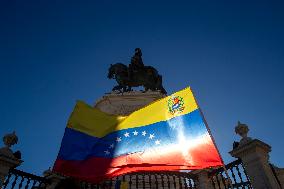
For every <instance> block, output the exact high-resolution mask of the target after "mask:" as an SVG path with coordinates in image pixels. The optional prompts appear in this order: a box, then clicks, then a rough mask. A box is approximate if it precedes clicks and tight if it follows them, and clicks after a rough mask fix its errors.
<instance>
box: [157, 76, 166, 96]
mask: <svg viewBox="0 0 284 189" xmlns="http://www.w3.org/2000/svg"><path fill="white" fill-rule="evenodd" d="M162 83H163V78H162V76H161V75H158V82H157V89H158V90H160V91H161V93H163V94H167V91H166V90H165V89H164V87H163V85H162Z"/></svg>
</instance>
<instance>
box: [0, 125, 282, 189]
mask: <svg viewBox="0 0 284 189" xmlns="http://www.w3.org/2000/svg"><path fill="white" fill-rule="evenodd" d="M248 131H249V128H248V126H247V125H245V124H242V123H240V122H238V125H237V126H236V128H235V132H236V133H237V134H239V135H240V136H241V137H242V138H241V140H240V142H234V145H233V146H234V147H233V150H232V151H230V152H229V154H230V155H231V156H233V157H235V158H237V160H236V161H234V162H232V163H229V164H228V165H226V166H225V167H226V168H227V170H228V172H227V173H228V174H225V173H226V172H225V171H224V170H223V169H222V168H219V169H206V170H196V171H192V172H191V173H190V174H188V176H186V174H187V173H182V176H181V175H176V174H174V175H172V176H171V175H169V174H161V175H163V176H159V175H155V174H153V175H151V174H150V176H149V174H148V175H147V174H140V176H139V174H136V175H138V176H137V178H140V177H141V178H142V180H143V178H145V179H146V180H145V181H147V179H148V181H147V183H148V184H149V185H151V186H152V185H153V187H154V188H180V187H179V186H185V187H182V188H197V189H223V188H230V189H231V188H239V187H240V188H254V189H283V186H284V169H283V168H278V167H276V166H275V165H272V164H270V163H269V152H270V151H271V147H270V146H269V145H268V144H266V143H264V142H262V141H260V140H258V139H252V138H250V137H248V136H247V134H248ZM3 141H4V144H5V147H3V148H0V181H1V182H0V188H1V189H2V188H3V184H5V183H6V185H4V186H5V188H9V186H13V183H10V185H8V184H7V182H8V181H9V175H11V174H14V173H13V171H14V170H15V168H16V167H17V166H19V165H20V164H21V163H22V160H21V154H20V152H12V150H11V149H10V147H11V146H12V145H14V144H16V143H17V141H18V138H17V136H16V135H15V133H11V134H8V135H6V136H5V137H4V138H3ZM233 171H235V173H233ZM14 172H15V171H14ZM16 173H17V174H18V175H20V177H21V178H22V180H24V179H28V181H25V183H27V182H29V180H32V179H34V181H36V182H39V183H44V184H43V185H42V186H41V185H38V186H37V187H32V188H47V189H54V188H55V187H56V186H57V185H58V184H60V183H62V181H64V180H66V177H63V176H60V175H57V174H55V173H53V172H52V171H51V170H48V171H45V173H44V177H37V176H33V175H31V174H28V173H24V174H22V173H23V172H21V171H17V170H16ZM136 175H135V176H133V178H136ZM179 176H181V177H179ZM16 177H17V176H16ZM18 177H19V176H18ZM126 177H127V178H126ZM152 178H153V180H152ZM176 178H177V179H176ZM192 178H194V180H192V182H193V181H194V183H193V185H190V184H189V182H188V181H187V180H186V179H188V180H190V179H192ZM121 179H122V181H129V183H130V184H128V188H129V187H130V188H137V187H138V188H146V185H143V181H142V185H141V183H140V181H139V182H138V180H137V179H136V180H135V179H132V177H131V176H129V175H128V176H125V178H124V177H123V176H122V177H121ZM155 179H156V180H155ZM171 179H174V180H176V181H177V182H176V183H175V184H173V185H171V184H170V182H169V181H170V180H171ZM20 180H21V179H20ZM117 180H119V178H117V179H115V180H112V181H111V183H112V186H113V187H115V183H116V181H117ZM151 180H152V181H153V182H151ZM163 180H166V182H165V183H163ZM78 182H79V181H78ZM80 183H81V184H82V182H80ZM159 183H160V184H159ZM185 183H186V184H185ZM84 184H85V185H84V187H83V188H89V187H86V186H89V185H91V184H88V183H84ZM20 186H22V185H20ZM10 188H11V187H10ZM19 188H20V187H19ZM24 188H29V187H24ZM80 188H82V187H80ZM111 188H112V187H111ZM151 188H152V187H151Z"/></svg>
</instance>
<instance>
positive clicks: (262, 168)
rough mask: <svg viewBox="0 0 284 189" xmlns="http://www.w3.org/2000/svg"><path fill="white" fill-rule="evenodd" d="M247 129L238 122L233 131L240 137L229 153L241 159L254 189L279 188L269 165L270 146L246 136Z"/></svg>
mask: <svg viewBox="0 0 284 189" xmlns="http://www.w3.org/2000/svg"><path fill="white" fill-rule="evenodd" d="M248 130H249V129H248V126H247V125H245V124H241V123H240V122H239V123H238V125H237V126H236V128H235V131H236V133H237V134H239V135H241V136H242V139H241V141H240V143H239V145H238V146H237V147H235V149H233V150H232V151H231V152H229V153H230V154H231V155H232V156H233V157H236V158H240V159H241V160H242V162H243V164H244V167H245V169H246V172H247V173H248V176H249V179H250V182H251V184H252V187H253V188H254V189H280V186H279V184H278V183H277V180H276V178H275V176H274V175H273V172H272V170H271V168H270V165H269V152H270V151H271V147H270V146H269V145H268V144H266V143H264V142H262V141H260V140H257V139H254V140H252V139H251V138H249V137H247V133H248Z"/></svg>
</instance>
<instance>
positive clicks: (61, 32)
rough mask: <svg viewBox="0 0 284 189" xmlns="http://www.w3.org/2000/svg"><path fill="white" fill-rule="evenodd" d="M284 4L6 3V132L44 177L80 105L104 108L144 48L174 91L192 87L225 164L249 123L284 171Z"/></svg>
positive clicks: (29, 167)
mask: <svg viewBox="0 0 284 189" xmlns="http://www.w3.org/2000/svg"><path fill="white" fill-rule="evenodd" d="M283 10H284V4H283V1H261V0H258V1H247V0H244V1H227V0H226V1H165V0H163V1H133V0H132V1H110V0H106V1H77V2H75V1H42V0H35V1H15V0H3V1H1V2H0V65H1V67H0V87H1V92H0V104H1V106H0V119H1V124H0V134H1V136H2V135H3V134H5V133H7V132H12V131H13V130H15V131H16V132H17V134H18V136H19V144H18V145H16V146H15V147H14V149H19V150H20V151H21V152H22V156H23V160H24V161H25V162H24V163H23V165H22V166H21V167H20V169H23V170H25V171H28V172H32V173H36V174H41V173H42V171H44V170H45V169H47V168H48V167H51V166H52V165H53V162H54V160H55V159H56V156H57V153H58V150H59V146H60V142H61V138H62V136H63V132H64V128H65V125H66V122H67V119H68V117H69V115H70V113H71V111H72V109H73V106H74V104H75V101H76V100H77V99H80V100H84V101H85V102H87V103H89V104H94V103H95V101H96V100H97V99H98V98H100V97H101V96H102V95H103V94H104V93H106V92H109V91H110V90H111V88H112V87H113V85H115V81H113V80H108V79H107V77H106V76H107V68H108V67H109V65H110V64H111V63H116V62H124V63H127V64H128V63H129V61H130V58H131V56H132V55H133V51H134V48H136V47H140V48H142V51H143V59H144V63H145V64H146V65H152V66H154V67H155V68H157V69H158V70H159V72H160V74H162V75H163V79H164V86H165V88H166V89H167V91H168V92H169V93H172V92H174V91H177V90H180V89H183V88H184V87H186V86H188V85H190V86H191V87H192V88H193V90H194V91H195V94H196V96H197V100H198V101H199V103H200V106H201V108H202V109H203V112H204V114H205V117H206V119H207V121H208V123H209V126H210V128H211V130H212V133H213V135H214V137H215V139H216V142H217V145H218V147H219V149H220V151H221V154H222V156H223V158H224V160H225V162H227V163H228V162H230V161H231V160H232V158H231V157H230V155H229V154H228V153H227V152H228V151H229V150H231V148H232V143H233V141H234V140H238V139H239V137H238V136H236V135H235V133H234V126H235V125H236V123H237V121H238V120H240V121H242V122H244V123H247V124H248V125H249V126H250V136H252V137H253V138H258V139H261V140H263V141H265V142H267V143H268V144H270V145H271V146H272V153H271V160H272V162H273V163H275V164H276V165H279V166H282V167H284V162H283V159H284V152H283V146H284V139H283V133H284V120H283V109H284V101H283V99H284V84H283V83H284V74H283V73H284V22H283V20H284V11H283Z"/></svg>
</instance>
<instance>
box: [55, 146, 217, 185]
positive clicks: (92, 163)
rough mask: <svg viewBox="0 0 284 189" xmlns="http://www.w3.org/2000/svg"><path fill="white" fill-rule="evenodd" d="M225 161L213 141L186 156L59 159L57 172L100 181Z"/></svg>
mask: <svg viewBox="0 0 284 189" xmlns="http://www.w3.org/2000/svg"><path fill="white" fill-rule="evenodd" d="M221 165H222V161H221V159H220V157H219V154H218V152H217V151H216V148H215V146H214V145H213V143H212V142H210V143H207V142H206V141H205V142H204V143H203V144H199V145H198V146H196V147H195V148H192V149H190V150H189V151H188V152H187V153H186V154H183V153H182V149H175V150H174V151H171V152H169V151H167V152H161V151H147V152H144V153H134V154H129V155H124V156H119V157H117V158H113V159H111V158H100V157H91V158H89V159H87V160H82V161H73V160H60V159H57V160H56V162H55V165H54V168H53V170H54V171H56V172H60V173H61V174H64V175H66V176H72V177H76V178H78V179H81V180H85V181H88V182H100V181H102V180H104V179H108V178H112V177H115V176H119V175H122V174H126V173H131V172H139V171H165V170H167V171H178V170H194V169H203V168H207V167H215V166H221Z"/></svg>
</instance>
